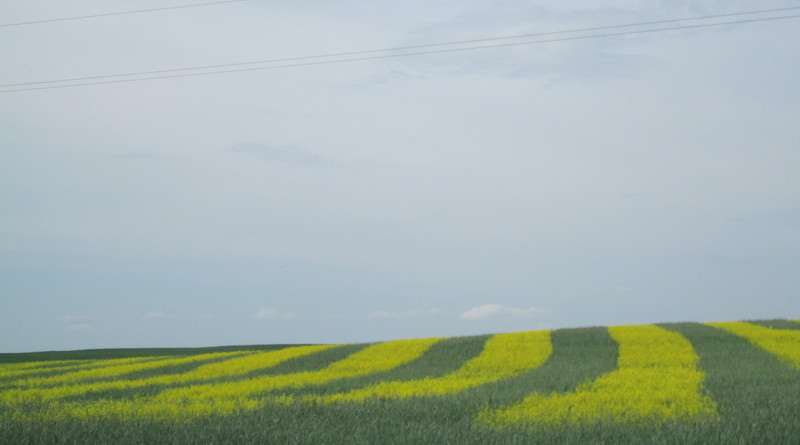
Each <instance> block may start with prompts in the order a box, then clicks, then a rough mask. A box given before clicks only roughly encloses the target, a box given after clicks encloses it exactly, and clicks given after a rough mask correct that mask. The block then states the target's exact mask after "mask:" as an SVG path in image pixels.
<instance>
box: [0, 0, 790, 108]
mask: <svg viewBox="0 0 800 445" xmlns="http://www.w3.org/2000/svg"><path fill="white" fill-rule="evenodd" d="M787 9H800V8H787ZM742 14H745V13H741V14H736V15H742ZM796 18H800V14H796V15H784V16H777V17H762V18H753V19H745V20H735V21H728V22H715V23H702V24H695V25H683V26H672V27H666V28H656V29H640V30H635V31H623V32H616V33H607V34H590V35H583V36H573V37H561V38H555V39H542V40H531V41H526V42H513V43H498V44H493V45H479V46H469V47H463V48H448V49H439V50H428V51H416V52H407V53H400V54H384V55H375V56H365V57H352V58H345V59H335V60H321V61H312V62H300V63H291V64H284V65H272V66H263V67H252V68H238V69H230V70H219V71H205V72H199V73H184V74H171V75H163V76H151V77H139V78H134V79H116V80H98V81H93V82H85V83H78V84H68V85H51V86H39V87H32V88H19V89H13V90H5V91H0V93H11V92H20V91H34V90H47V89H57V88H71V87H81V86H90V85H105V84H113V83H127V82H141V81H147V80H159V79H174V78H182V77H196V76H209V75H216V74H227V73H239V72H246V71H261V70H272V69H281V68H294V67H301V66H312V65H326V64H334V63H347V62H357V61H365V60H378V59H389V58H398V57H411V56H420V55H426V54H443V53H454V52H463V51H474V50H480V49H493V48H507V47H514V46H525V45H535V44H542V43H554V42H566V41H575V40H588V39H597V38H609V37H620V36H627V35H635V34H647V33H657V32H667V31H678V30H686V29H697V28H707V27H712V26H729V25H738V24H745V23H756V22H767V21H775V20H785V19H796ZM686 20H692V19H686ZM674 21H680V20H670V22H674ZM623 26H636V25H635V24H630V25H613V26H607V27H601V28H599V29H609V28H615V27H617V28H618V27H623ZM592 29H598V28H587V29H586V30H592ZM577 31H581V30H573V31H556V32H551V33H540V34H529V35H528V36H534V35H535V36H543V35H553V34H562V33H566V32H577ZM510 38H515V37H498V38H490V39H476V40H467V41H462V42H447V43H436V44H427V45H416V46H410V47H398V48H390V49H386V50H369V51H354V52H348V53H336V54H327V55H319V56H303V57H293V58H285V59H272V60H268V61H258V62H245V63H238V64H228V65H209V66H206V67H196V68H176V69H171V70H161V71H150V72H141V73H128V74H113V75H107V76H94V77H84V78H73V79H63V80H50V81H40V82H29V83H21V84H20V83H18V84H7V85H0V88H7V87H13V86H23V85H35V84H44V83H57V82H68V81H80V80H90V79H109V78H114V77H130V76H135V75H149V74H157V73H167V72H176V71H183V70H198V69H203V68H217V67H225V66H228V67H230V66H240V65H247V64H256V63H267V62H286V61H297V60H304V59H306V60H307V59H314V58H323V57H333V56H347V55H358V54H365V53H374V52H381V51H393V50H403V49H414V48H425V47H433V46H444V45H454V44H458V43H469V42H486V41H494V40H502V39H510ZM516 38H519V37H516Z"/></svg>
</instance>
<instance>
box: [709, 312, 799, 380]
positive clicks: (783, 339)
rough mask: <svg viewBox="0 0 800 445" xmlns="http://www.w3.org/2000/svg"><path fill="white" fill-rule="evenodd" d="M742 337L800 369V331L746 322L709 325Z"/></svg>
mask: <svg viewBox="0 0 800 445" xmlns="http://www.w3.org/2000/svg"><path fill="white" fill-rule="evenodd" d="M707 324H708V325H709V326H714V327H715V328H718V329H722V330H724V331H727V332H730V333H732V334H735V335H738V336H740V337H744V338H746V339H747V340H748V341H750V343H753V344H754V345H756V346H758V347H760V348H762V349H764V350H765V351H767V352H769V353H771V354H774V355H776V356H778V357H780V358H781V359H782V360H784V361H786V362H788V363H789V364H790V365H792V366H794V367H795V368H798V369H800V331H793V330H790V329H771V328H766V327H763V326H758V325H754V324H750V323H744V322H725V323H707Z"/></svg>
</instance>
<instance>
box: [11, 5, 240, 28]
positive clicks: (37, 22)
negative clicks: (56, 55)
mask: <svg viewBox="0 0 800 445" xmlns="http://www.w3.org/2000/svg"><path fill="white" fill-rule="evenodd" d="M246 1H248V0H220V1H216V2H206V3H192V4H190V5H178V6H165V7H161V8H150V9H137V10H133V11H120V12H107V13H103V14H92V15H80V16H75V17H62V18H56V19H45V20H33V21H29V22H17V23H3V24H0V28H5V27H11V26H23V25H36V24H40V23H52V22H65V21H68V20H83V19H94V18H98V17H109V16H113V15H126V14H141V13H144V12H155V11H166V10H168V9H183V8H196V7H198V6H209V5H218V4H220V3H238V2H246Z"/></svg>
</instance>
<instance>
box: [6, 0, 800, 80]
mask: <svg viewBox="0 0 800 445" xmlns="http://www.w3.org/2000/svg"><path fill="white" fill-rule="evenodd" d="M798 9H800V6H798V7H790V8H776V9H763V10H757V11H744V12H736V13H729V14H715V15H706V16H699V17H688V18H681V19H667V20H656V21H649V22H638V23H625V24H620V25H606V26H596V27H591V28H578V29H569V30H561V31H549V32H539V33H529V34H517V35H512V36H503V37H490V38H483V39H470V40H458V41H450V42H440V43H427V44H421V45H408V46H397V47H391V48H382V49H369V50H360V51H348V52H338V53H328V54H318V55H312V56H298V57H286V58H279V59H264V60H254V61H248V62H237V63H225V64H215V65H201V66H192V67H183V68H169V69H162V70H151V71H138V72H130V73H118V74H105V75H97V76H85V77H71V78H65V79H54V80H42V81H35V82H21V83H12V84H3V85H0V88H9V87H16V86H26V85H41V84H48V83H65V82H77V81H84V80H98V79H109V78H115V77H133V76H145V75H153V74H164V73H174V72H181V71H199V70H208V69H216V68H231V67H235V66H246V65H257V64H266V63H282V62H295V61H299V60H309V59H323V58H330V57H347V56H355V55H360V54H374V53H382V52H393V51H404V50H412V49H422V48H433V47H438V46H452V45H463V44H470V43H482V42H492V41H500V40H512V39H522V38H529V37H543V36H549V35H560V34H571V33H577V32H590V31H603V30H609V29H619V28H630V27H635V26H652V25H661V24H667V23H676V22H688V21H697V20H709V19H716V18H725V17H737V16H745V15H755V14H766V13H773V12H784V11H790V10H798ZM359 60H360V59H359Z"/></svg>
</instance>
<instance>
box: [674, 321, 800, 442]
mask: <svg viewBox="0 0 800 445" xmlns="http://www.w3.org/2000/svg"><path fill="white" fill-rule="evenodd" d="M664 326H665V327H666V328H668V329H670V330H673V331H675V332H679V333H680V334H682V335H683V336H684V337H686V338H688V339H689V341H691V342H692V345H693V346H694V349H695V351H697V354H698V355H699V356H700V368H701V369H703V371H705V373H706V379H705V382H704V387H705V388H706V390H707V391H708V392H709V393H710V395H711V397H712V398H713V399H714V400H715V401H716V402H717V405H718V407H719V408H718V409H719V413H720V418H719V421H718V422H716V423H714V424H710V425H705V426H704V427H703V428H701V429H699V430H698V431H692V430H684V431H683V432H682V433H683V434H685V435H687V436H691V437H695V439H694V440H695V442H694V443H719V444H723V443H724V444H756V443H759V444H761V443H770V444H792V443H797V438H798V437H800V373H798V371H797V370H795V369H793V368H792V367H791V366H790V365H789V364H787V363H786V362H783V361H781V360H780V359H779V358H777V357H776V356H775V355H773V354H770V353H769V352H767V351H765V350H763V349H761V348H760V347H758V346H756V345H754V344H752V343H751V342H749V341H748V340H746V339H745V338H742V337H739V336H737V335H735V334H732V333H729V332H725V331H723V330H720V329H717V328H713V327H709V326H704V325H700V324H697V323H677V324H669V325H664ZM675 434H677V433H675ZM676 443H677V442H676Z"/></svg>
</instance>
